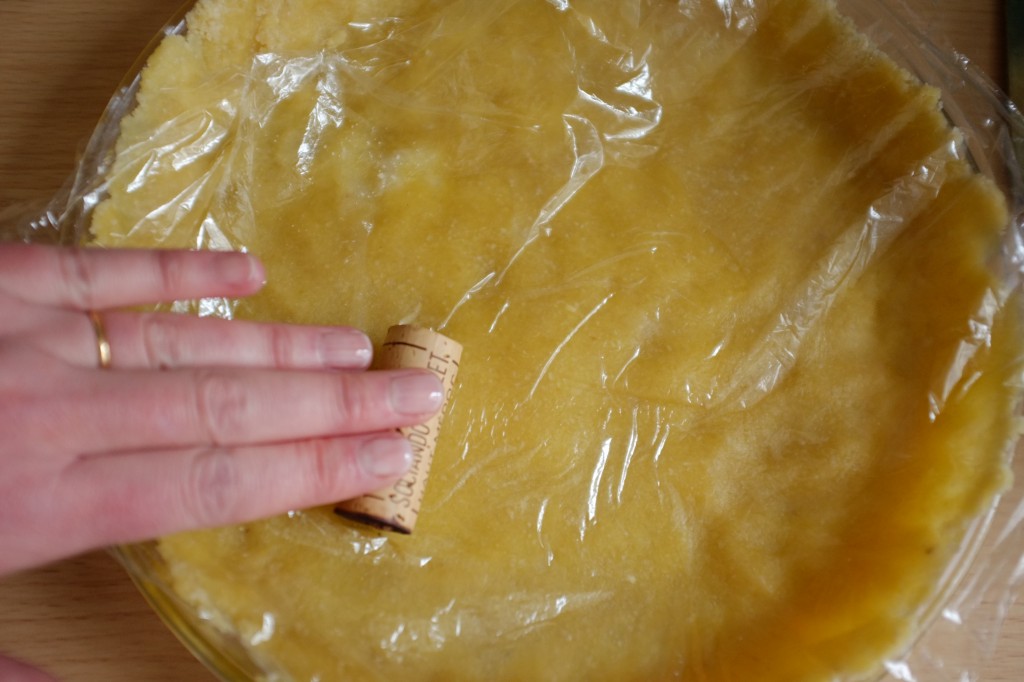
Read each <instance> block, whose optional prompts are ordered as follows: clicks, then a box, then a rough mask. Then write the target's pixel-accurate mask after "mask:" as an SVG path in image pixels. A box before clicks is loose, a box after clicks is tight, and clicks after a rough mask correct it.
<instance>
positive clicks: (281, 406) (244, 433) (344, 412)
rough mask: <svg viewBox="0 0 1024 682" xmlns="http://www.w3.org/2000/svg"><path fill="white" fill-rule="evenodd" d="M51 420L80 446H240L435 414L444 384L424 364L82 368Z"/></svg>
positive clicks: (365, 429)
mask: <svg viewBox="0 0 1024 682" xmlns="http://www.w3.org/2000/svg"><path fill="white" fill-rule="evenodd" d="M80 374H81V375H85V376H79V377H77V380H76V381H73V382H71V383H70V384H65V387H64V392H63V394H62V395H61V396H59V397H58V398H57V400H58V401H59V402H57V403H56V405H54V406H53V407H51V408H50V409H48V411H47V415H46V419H47V420H48V421H49V422H50V423H57V424H60V425H61V427H62V429H64V431H66V433H67V434H69V436H68V437H69V438H71V436H72V435H73V437H74V441H73V442H69V443H67V447H71V448H74V449H75V450H76V451H78V452H86V453H89V452H93V453H101V452H117V451H133V450H138V449H153V448H176V447H187V446H196V445H216V446H238V445H249V444H259V443H273V442H283V441H288V440H293V439H306V438H318V437H331V436H339V435H347V434H356V433H371V432H374V431H380V430H384V429H393V428H397V427H399V426H407V425H409V424H417V423H423V422H425V421H427V420H428V419H430V417H432V416H433V415H434V414H435V413H436V412H437V410H438V409H440V407H441V402H442V398H443V396H442V389H441V383H440V381H439V380H438V379H437V377H435V376H434V375H433V374H432V373H430V372H426V371H420V370H396V371H374V372H358V373H325V372H295V371H273V370H262V369H250V370H237V369H215V370H175V371H171V372H132V371H124V372H98V373H97V372H84V371H82V372H80Z"/></svg>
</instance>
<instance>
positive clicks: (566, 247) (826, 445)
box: [64, 0, 1024, 680]
mask: <svg viewBox="0 0 1024 682" xmlns="http://www.w3.org/2000/svg"><path fill="white" fill-rule="evenodd" d="M844 9H846V10H848V11H850V12H851V13H853V14H855V15H857V16H858V17H859V18H861V19H866V25H870V26H871V27H872V28H873V30H874V33H873V35H872V38H874V39H875V40H879V41H881V42H883V43H887V45H888V46H895V47H896V48H898V49H897V50H896V52H897V54H895V56H896V57H897V58H899V59H901V60H902V63H903V65H904V66H906V67H908V68H910V69H912V70H913V72H914V73H916V74H917V75H918V76H921V77H923V78H926V79H927V80H929V81H930V82H933V83H935V85H937V86H940V87H941V88H942V92H943V93H944V99H942V101H941V102H940V90H939V89H937V88H935V87H930V86H925V85H922V84H921V83H920V82H919V81H918V80H917V79H916V78H915V77H914V76H912V75H911V74H910V73H909V72H908V71H905V70H903V69H901V68H899V67H897V66H896V64H895V63H894V62H893V61H891V60H890V58H889V57H886V56H883V54H882V53H881V52H879V51H878V50H877V49H876V48H875V47H874V45H873V44H872V43H871V42H869V40H868V38H866V37H865V36H864V35H862V34H861V33H858V32H857V30H856V29H855V28H854V25H853V24H852V23H850V22H849V21H848V20H846V19H844V18H841V15H840V14H838V13H837V11H836V9H835V8H834V7H833V6H832V5H831V4H829V3H826V2H820V1H818V0H788V1H785V2H783V1H776V2H770V1H765V2H754V1H753V0H748V1H745V2H725V1H723V0H717V1H714V2H713V1H711V0H707V1H701V0H680V1H679V2H667V1H661V0H650V1H646V2H642V1H640V0H634V1H622V0H561V1H558V0H551V1H548V2H545V1H543V0H519V1H513V0H492V1H490V2H484V1H483V0H464V1H449V2H432V1H428V0H386V1H383V2H372V3H371V2H363V1H362V0H297V1H292V2H288V3H284V2H279V1H277V0H248V1H241V2H228V1H226V0H200V2H198V3H197V4H196V5H195V7H194V8H193V9H192V10H191V12H190V13H189V15H188V17H187V20H186V23H185V24H183V25H181V26H180V27H179V28H180V30H179V31H176V32H174V33H175V34H174V35H169V36H168V37H166V38H165V39H164V40H163V41H162V42H161V43H160V45H159V46H158V47H157V48H156V49H155V51H154V52H153V54H152V55H151V56H150V58H149V60H148V62H147V66H146V68H145V69H144V70H143V71H142V74H141V78H140V79H138V80H137V81H136V82H135V84H134V86H133V88H132V90H131V91H130V92H129V93H128V94H127V95H126V96H125V97H123V98H121V99H120V100H118V101H116V102H115V104H114V107H113V108H112V110H111V111H112V112H114V113H118V112H123V111H126V110H129V109H130V111H131V113H130V114H129V115H127V116H125V117H123V118H122V117H121V116H120V115H116V116H115V117H114V118H115V119H117V122H119V127H117V128H112V127H111V126H107V127H105V129H104V130H101V133H100V134H99V136H98V137H97V138H96V141H95V142H94V145H93V147H91V151H90V153H91V154H92V156H90V163H92V162H95V164H96V167H95V169H94V170H95V172H94V171H93V170H91V169H90V168H89V167H85V168H83V172H82V173H81V174H80V177H79V183H78V184H77V185H76V188H75V193H74V196H73V197H72V200H73V201H72V208H71V210H70V211H69V212H68V213H67V214H66V217H65V220H64V223H65V224H66V225H68V226H71V227H72V228H78V229H80V230H81V233H80V236H82V237H83V238H90V239H93V240H94V241H95V242H96V243H97V244H99V245H102V246H108V247H116V246H133V247H141V246H177V247H181V246H191V247H196V248H219V249H246V250H250V251H252V252H254V253H257V254H258V255H259V256H260V257H261V258H262V259H263V260H264V262H265V263H266V265H267V268H268V275H269V285H268V287H267V289H266V290H265V291H264V292H263V293H261V294H260V295H259V296H257V297H255V298H253V299H250V300H246V301H226V300H225V301H220V300H207V301H200V302H195V303H185V302H183V303H181V304H178V305H177V308H178V309H180V310H182V311H185V310H192V311H195V312H198V313H199V314H204V315H211V314H216V315H223V316H230V317H245V318H259V319H275V320H283V321H293V322H316V323H326V324H332V323H334V324H352V325H356V326H360V327H362V328H364V329H366V330H367V331H368V332H370V334H371V335H372V336H374V337H375V338H378V339H379V338H382V337H383V334H384V331H385V329H386V328H387V327H388V326H390V325H392V324H395V323H406V324H417V325H422V326H426V327H433V328H436V329H438V330H439V331H441V332H442V333H445V334H448V335H451V336H452V337H454V338H458V339H459V340H460V342H462V344H463V345H464V347H465V354H464V358H465V360H466V362H465V366H464V369H463V371H462V372H460V374H459V389H458V391H457V393H456V394H455V395H456V397H455V399H454V400H453V402H452V404H451V406H450V412H449V414H448V416H447V417H446V424H445V432H444V433H443V434H442V437H441V440H440V442H439V443H438V448H437V452H436V453H435V458H434V462H433V465H432V470H431V483H430V489H429V490H428V493H427V496H426V498H425V499H424V503H423V507H422V510H421V516H420V520H419V524H418V526H417V530H416V534H415V535H413V536H408V537H401V536H395V535H388V534H383V533H379V532H377V531H374V530H372V529H367V528H366V527H363V526H359V525H356V524H350V523H348V522H346V521H344V520H341V519H339V518H338V517H337V516H336V515H334V514H332V513H331V510H330V509H315V510H306V511H301V512H300V511H297V512H294V513H292V514H289V515H287V516H284V517H281V518H276V519H271V520H268V521H264V522H260V523H253V524H248V525H245V526H241V527H233V528H227V529H220V530H214V531H206V532H201V533H192V534H187V535H181V536H175V537H171V538H165V539H163V540H161V541H159V543H157V544H155V545H153V546H148V547H142V548H127V549H124V550H122V556H123V557H124V559H125V561H126V562H127V563H128V565H129V566H130V567H131V568H132V569H133V570H134V572H135V575H136V577H137V578H138V579H139V580H140V581H142V582H143V583H144V585H145V586H146V589H147V592H148V594H149V596H150V598H151V599H153V600H154V601H155V602H157V604H158V608H160V609H161V610H162V611H163V612H164V613H165V615H167V617H168V618H169V619H170V620H171V621H172V623H173V624H174V625H175V627H176V628H177V629H179V631H181V632H184V633H185V634H186V639H187V640H189V641H190V642H191V643H192V645H193V647H194V648H196V649H197V651H198V652H199V653H200V655H202V656H203V657H204V658H206V659H208V660H211V661H213V665H214V666H215V667H217V668H218V669H220V671H221V672H222V674H225V675H237V676H239V677H240V678H242V677H245V676H253V675H260V676H265V677H268V678H275V679H277V678H280V679H297V680H316V679H318V680H328V679H369V680H374V679H381V680H383V679H492V678H495V677H497V678H499V679H550V680H558V679H594V680H596V679H608V680H625V679H638V680H640V679H643V680H647V679H684V680H833V679H846V680H852V679H862V678H864V679H871V678H874V677H877V676H879V675H884V674H889V675H891V676H893V677H897V678H899V679H917V678H915V677H914V676H915V675H919V676H922V677H920V679H929V680H930V679H960V675H961V673H965V674H967V673H969V672H970V670H971V665H972V664H973V663H972V661H973V660H974V659H971V658H969V657H968V658H961V659H956V660H954V658H953V657H950V656H945V655H940V654H938V653H936V650H935V649H934V648H933V647H930V645H929V643H928V641H921V642H919V643H918V644H917V645H916V646H914V645H915V642H918V641H919V638H920V636H921V635H922V633H923V632H924V631H925V629H926V627H927V626H928V624H929V623H931V622H936V623H938V624H939V625H940V626H941V627H947V628H948V627H951V626H952V625H953V624H955V623H956V621H960V624H959V625H958V627H959V630H960V634H959V636H960V637H961V639H962V640H967V639H970V640H972V641H973V640H975V639H980V640H981V641H983V642H986V641H991V635H990V634H989V633H988V630H987V628H988V626H989V625H990V624H991V621H990V620H989V615H986V613H987V612H986V611H985V608H990V609H991V607H982V608H980V609H973V608H972V603H973V602H976V601H980V600H983V599H986V598H988V597H991V596H992V595H995V596H996V597H997V600H996V603H997V604H1002V603H1005V601H1004V598H1005V597H1006V595H1009V594H1010V592H1009V590H1010V588H1011V586H1012V582H1013V574H1012V571H1013V567H1014V565H1015V562H1016V560H1017V559H1019V558H1020V556H1021V551H1020V550H1021V547H1022V544H1021V539H1020V537H1019V532H1018V531H1019V529H1018V527H1017V524H1016V522H1015V521H1014V519H1015V518H1016V517H1015V516H1014V514H1012V513H1011V512H1012V511H1013V508H1012V505H1014V504H1017V502H1018V501H1019V499H1020V497H1019V492H1018V490H1017V489H1016V488H1010V478H1011V477H1010V475H1009V473H1010V472H1009V456H1008V453H1009V449H1010V445H1011V443H1012V442H1013V441H1014V436H1015V431H1016V420H1015V417H1014V415H1015V411H1014V409H1015V406H1016V401H1017V395H1018V392H1019V388H1020V384H1021V382H1020V372H1021V339H1022V338H1024V337H1022V330H1021V319H1020V312H1021V309H1020V301H1019V296H1020V291H1019V286H1018V266H1019V263H1020V262H1021V256H1022V255H1024V252H1022V250H1021V249H1020V248H1019V245H1018V233H1017V231H1016V227H1015V219H1014V216H1016V215H1017V209H1018V205H1017V199H1016V194H1015V193H1014V192H1013V188H1015V187H1016V184H1015V183H1016V182H1017V180H1016V178H1017V177H1018V176H1017V175H1015V172H1016V171H1014V169H1013V166H1012V161H1007V160H1006V159H1005V158H1004V157H1003V156H1002V155H1001V150H1002V149H1003V148H1004V147H1005V148H1008V147H1009V142H1010V139H1009V137H1010V135H1009V133H1010V132H1011V130H1012V126H1013V125H1016V123H1015V121H1016V119H1013V118H1012V117H1011V118H999V116H1000V110H999V108H998V107H997V106H996V105H995V104H994V100H993V99H992V98H991V93H986V92H985V90H984V88H980V87H977V86H976V85H974V84H973V81H972V80H971V79H970V77H969V76H968V75H966V73H965V72H964V71H962V70H960V69H958V67H956V66H950V65H948V64H947V62H946V61H944V59H945V58H944V56H943V55H942V54H941V53H940V52H938V51H935V50H933V49H932V48H930V47H928V46H927V45H926V44H925V43H924V42H922V41H920V40H919V36H917V35H916V34H915V33H914V31H913V30H912V29H908V28H906V27H904V26H903V24H901V23H900V21H899V18H898V17H897V16H896V15H894V14H892V13H891V12H890V10H888V9H887V7H886V6H885V5H881V4H876V3H873V2H867V1H866V2H860V3H850V4H849V5H848V6H844ZM888 31H891V32H892V33H891V35H892V36H895V38H894V39H891V40H890V39H888V38H887V37H886V36H887V32H888ZM951 86H952V87H951ZM131 95H134V96H135V99H134V100H132V99H131ZM979 111H980V112H981V113H980V114H978V113H977V112H979ZM950 118H952V119H953V120H954V121H955V122H956V123H957V124H958V125H959V126H960V127H959V128H954V127H951V125H950ZM111 129H113V130H115V132H116V135H117V142H116V145H114V146H113V149H110V148H109V147H108V146H107V142H109V141H110V140H111V139H112V136H111ZM105 152H109V153H105ZM1005 491H1009V492H1008V493H1007V492H1005ZM1004 493H1005V494H1004ZM1001 494H1003V496H1002V497H1001V496H1000V495H1001ZM1008 505H1010V508H1009V510H1007V506H1008ZM1006 519H1009V520H1006ZM993 528H994V529H995V531H997V532H988V533H986V530H989V529H993ZM985 543H988V545H987V546H986V548H985V549H983V550H981V554H980V556H981V560H980V561H978V562H975V563H976V568H977V570H976V571H975V572H974V573H971V574H970V575H971V576H973V577H972V578H970V579H967V578H965V577H964V576H965V575H966V573H965V571H966V570H967V569H968V568H969V567H970V565H971V560H972V559H973V558H974V557H975V556H976V555H978V554H979V547H981V546H982V545H984V544H985ZM994 612H995V611H993V613H994ZM214 632H224V633H229V635H230V636H229V637H227V638H222V637H221V636H220V635H215V634H212V633H214ZM908 652H909V653H908ZM886 671H888V673H887V672H886ZM915 671H916V672H915ZM926 675H927V676H929V677H924V676H926Z"/></svg>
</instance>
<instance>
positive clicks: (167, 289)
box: [153, 251, 185, 297]
mask: <svg viewBox="0 0 1024 682" xmlns="http://www.w3.org/2000/svg"><path fill="white" fill-rule="evenodd" d="M153 258H154V259H155V260H156V271H157V277H158V278H159V286H160V289H161V290H162V291H163V292H164V293H165V294H167V295H170V296H172V297H173V296H174V295H175V292H178V291H181V290H182V288H183V285H184V284H185V272H184V268H183V267H182V265H183V264H182V259H181V258H179V257H178V254H176V253H174V252H173V251H156V252H154V254H153Z"/></svg>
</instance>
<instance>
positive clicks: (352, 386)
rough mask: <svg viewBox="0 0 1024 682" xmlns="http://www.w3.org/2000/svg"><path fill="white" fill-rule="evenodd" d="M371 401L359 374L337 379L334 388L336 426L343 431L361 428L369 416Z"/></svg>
mask: <svg viewBox="0 0 1024 682" xmlns="http://www.w3.org/2000/svg"><path fill="white" fill-rule="evenodd" d="M371 402H372V401H371V399H370V396H369V391H368V388H367V386H366V384H365V382H364V381H362V380H361V379H360V377H359V376H347V377H344V378H343V379H342V380H341V381H338V382H337V383H336V388H335V390H334V406H335V416H336V419H337V422H338V426H339V427H340V428H342V429H343V430H344V431H345V432H351V431H353V430H361V427H362V425H363V424H364V423H365V422H366V421H367V419H368V417H370V416H371V413H372V405H371Z"/></svg>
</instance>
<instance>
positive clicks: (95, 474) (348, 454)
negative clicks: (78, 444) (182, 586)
mask: <svg viewBox="0 0 1024 682" xmlns="http://www.w3.org/2000/svg"><path fill="white" fill-rule="evenodd" d="M411 462H412V451H411V448H410V445H409V442H408V441H407V440H406V439H404V438H402V437H401V436H400V435H398V434H397V433H394V432H391V433H378V434H373V435H369V436H353V437H345V438H334V439H318V440H308V441H302V442H298V443H290V444H284V445H265V446H245V447H240V448H197V449H193V450H187V451H164V452H147V453H141V454H137V455H111V456H106V457H101V458H94V459H89V460H82V461H80V462H78V463H77V464H76V465H75V466H74V467H73V468H72V470H70V471H69V472H67V474H66V475H65V476H64V477H63V478H62V481H61V483H62V486H61V489H62V490H63V491H65V496H64V503H65V507H66V509H67V511H68V512H69V513H75V514H76V515H77V516H79V517H80V518H82V519H89V520H90V530H88V531H86V532H87V533H100V534H101V535H102V537H95V538H93V539H92V540H93V541H92V544H111V543H121V542H130V541H134V540H139V539H143V538H150V537H157V536H161V535H166V534H169V533H175V532H178V531H183V530H191V529H197V528H211V527H217V526H225V525H231V524H236V523H242V522H246V521H252V520H255V519H260V518H266V517H270V516H273V515H276V514H281V513H284V512H286V511H289V510H293V509H308V508H310V507H316V506H320V505H325V504H331V503H334V502H338V501H340V500H345V499H350V498H353V497H357V496H359V495H363V494H366V493H370V492H373V491H375V490H380V489H381V488H384V487H386V486H388V485H390V484H391V483H393V482H394V481H395V480H397V479H398V477H400V476H401V475H402V474H404V473H405V472H406V471H407V470H408V468H409V466H410V464H411Z"/></svg>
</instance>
